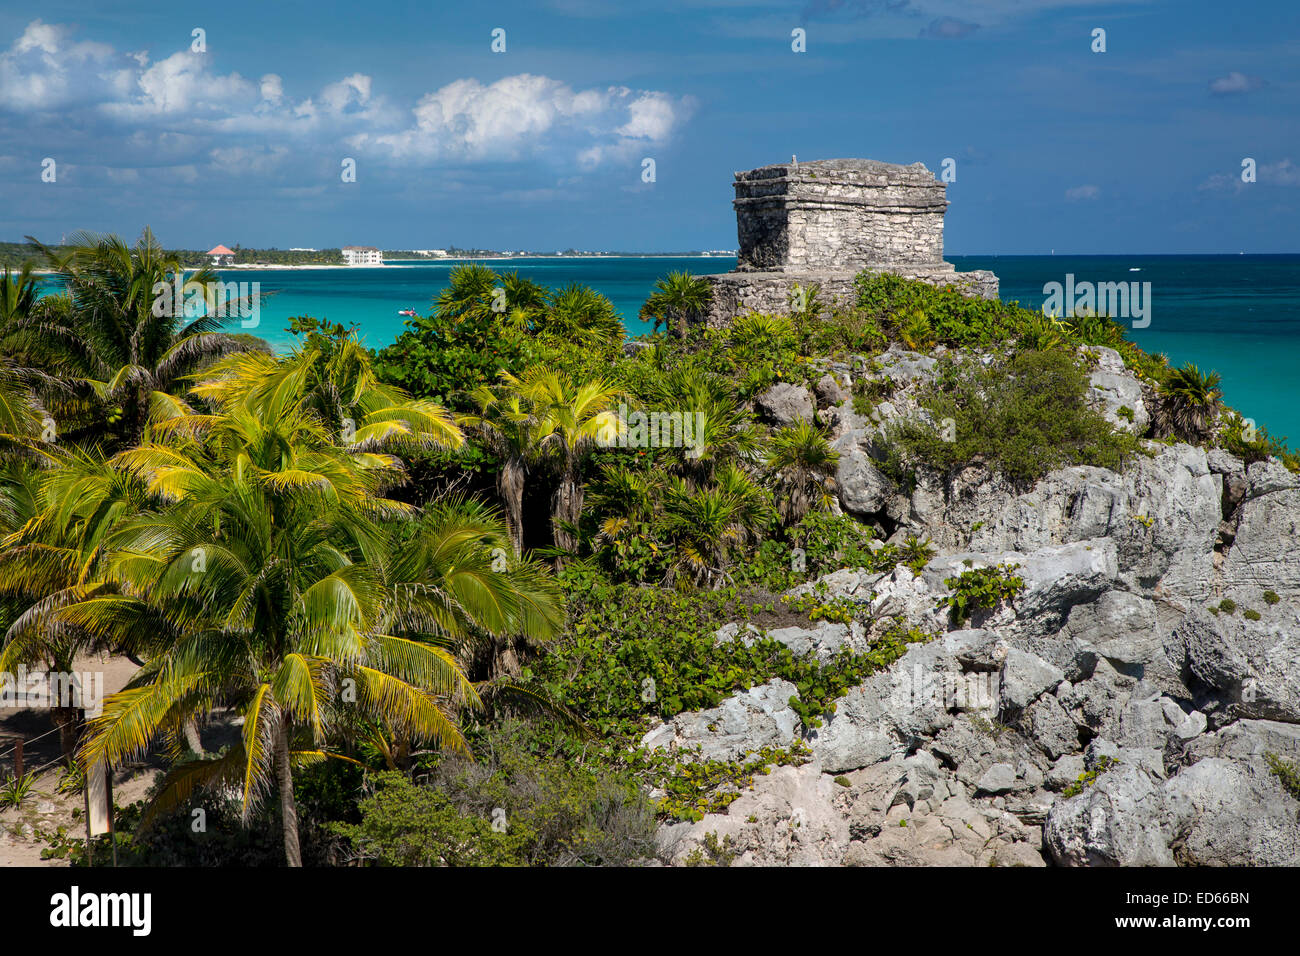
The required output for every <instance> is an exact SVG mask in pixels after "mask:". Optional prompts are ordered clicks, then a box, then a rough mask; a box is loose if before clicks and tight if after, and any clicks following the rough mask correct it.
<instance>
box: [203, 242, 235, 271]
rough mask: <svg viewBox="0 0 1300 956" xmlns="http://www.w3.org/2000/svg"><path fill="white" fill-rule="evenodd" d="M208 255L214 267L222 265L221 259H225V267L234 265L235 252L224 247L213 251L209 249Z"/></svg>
mask: <svg viewBox="0 0 1300 956" xmlns="http://www.w3.org/2000/svg"><path fill="white" fill-rule="evenodd" d="M208 255H210V256H211V257H212V264H213V265H214V266H219V265H222V262H221V260H222V258H223V257H224V258H225V260H226V261H225V265H228V266H232V265H234V264H235V250H233V249H227V248H226V247H225V246H217V247H216V248H215V249H209V250H208Z"/></svg>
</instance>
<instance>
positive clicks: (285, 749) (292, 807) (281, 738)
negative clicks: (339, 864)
mask: <svg viewBox="0 0 1300 956" xmlns="http://www.w3.org/2000/svg"><path fill="white" fill-rule="evenodd" d="M275 769H276V776H277V777H278V778H279V782H280V816H281V818H282V820H283V823H284V860H285V864H286V865H288V866H302V848H301V847H300V846H299V845H298V806H297V804H296V803H294V799H293V769H292V768H291V767H290V766H289V719H288V717H287V716H285V715H284V714H281V715H280V726H279V727H277V728H276V731H275Z"/></svg>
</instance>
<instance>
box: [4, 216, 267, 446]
mask: <svg viewBox="0 0 1300 956" xmlns="http://www.w3.org/2000/svg"><path fill="white" fill-rule="evenodd" d="M28 238H29V241H31V242H32V243H33V244H34V245H35V246H36V248H37V249H38V250H39V251H40V253H41V254H42V255H43V256H44V257H45V260H46V262H47V263H48V265H49V266H50V268H51V269H52V270H53V273H54V276H55V278H56V279H57V280H59V281H61V282H62V283H63V285H64V287H65V288H66V290H67V293H66V294H67V296H68V299H69V300H70V310H69V313H70V314H69V315H68V317H67V321H68V323H69V328H67V329H64V330H63V332H61V333H60V334H59V335H58V339H57V345H58V348H59V349H60V352H61V360H60V364H61V365H62V366H64V367H67V368H69V369H73V370H75V373H74V377H75V378H77V379H79V380H80V381H82V382H84V383H86V384H89V385H90V386H91V387H92V388H93V389H94V390H95V393H96V394H97V395H98V396H99V398H100V399H101V400H103V401H106V402H109V403H112V404H115V405H119V406H121V409H122V413H121V416H120V422H121V425H120V430H121V432H122V434H121V436H120V437H121V438H123V439H124V440H125V441H126V442H128V443H129V442H133V441H135V440H138V439H139V437H140V436H141V434H142V433H143V431H144V428H145V426H146V424H148V422H149V421H151V420H153V419H156V418H167V417H170V416H172V415H175V414H179V413H182V412H183V411H184V410H183V409H179V408H178V407H177V401H176V399H175V397H174V395H173V392H174V390H175V389H176V388H177V386H178V383H179V381H180V379H181V378H182V377H183V376H185V375H186V374H188V373H191V372H193V371H195V370H196V369H197V368H199V367H201V366H203V365H204V364H206V363H208V362H210V361H212V360H213V359H214V358H218V357H220V356H223V355H226V354H229V353H231V352H236V351H241V350H245V349H248V348H250V345H249V344H248V343H247V342H246V341H244V340H241V339H239V338H236V337H235V336H233V335H230V334H227V333H225V332H222V331H221V327H222V320H221V319H219V318H217V317H215V316H206V315H205V316H199V317H195V318H193V319H187V318H186V316H185V314H184V309H183V308H182V307H181V305H182V303H179V302H175V301H172V302H171V305H170V307H168V305H167V301H168V300H173V299H174V298H175V296H174V295H173V293H172V290H173V289H174V286H175V283H176V280H177V278H178V277H183V276H184V274H185V270H184V268H183V267H182V266H181V264H180V261H179V260H178V259H177V258H176V257H175V256H174V255H171V254H169V253H167V252H165V251H164V250H163V248H162V247H161V246H160V245H159V244H158V241H157V240H156V239H155V238H154V235H153V233H152V232H150V231H149V230H148V229H146V230H145V231H144V233H143V234H142V235H141V237H140V239H139V241H137V242H136V244H135V245H134V246H128V245H127V244H126V243H125V242H124V241H123V240H122V239H120V238H118V237H117V236H98V235H95V234H93V233H85V232H80V233H77V234H75V235H74V236H73V237H72V238H73V241H72V243H71V244H70V245H67V246H59V247H49V246H45V245H43V244H42V243H40V242H37V241H36V240H35V239H31V237H28ZM215 279H216V275H215V273H213V272H212V271H211V270H209V269H207V268H203V269H199V270H197V271H195V272H194V273H193V274H192V275H191V276H190V277H189V278H188V279H185V280H184V282H183V288H184V289H186V290H193V289H201V290H203V291H204V292H205V296H206V290H207V289H208V288H210V283H212V282H214V281H215ZM163 290H166V291H165V292H164V291H163ZM186 295H187V296H188V295H189V293H188V292H186ZM66 333H71V334H70V335H69V334H66Z"/></svg>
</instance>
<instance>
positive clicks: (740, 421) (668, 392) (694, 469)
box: [646, 366, 761, 486]
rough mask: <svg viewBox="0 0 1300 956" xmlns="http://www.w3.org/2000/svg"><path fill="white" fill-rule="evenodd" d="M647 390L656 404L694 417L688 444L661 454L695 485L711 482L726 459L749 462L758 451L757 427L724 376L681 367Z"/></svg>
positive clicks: (651, 401) (650, 399)
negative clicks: (714, 473) (690, 440)
mask: <svg viewBox="0 0 1300 956" xmlns="http://www.w3.org/2000/svg"><path fill="white" fill-rule="evenodd" d="M646 391H647V397H648V400H649V402H650V404H651V405H652V406H653V407H656V408H660V409H668V410H673V411H679V412H681V414H682V415H683V416H686V415H689V416H691V419H692V422H693V426H694V427H693V431H694V434H693V436H692V437H693V441H692V442H691V444H690V447H682V448H677V447H672V448H666V449H662V450H661V451H660V455H661V456H662V457H663V458H664V459H665V460H666V461H668V462H670V463H671V464H672V465H673V466H674V468H675V469H676V470H677V473H678V474H681V475H682V476H683V477H686V478H687V479H688V480H689V481H691V482H692V483H693V484H695V485H697V486H703V485H706V484H708V483H709V482H710V481H712V477H713V472H714V470H715V469H716V468H717V467H718V466H719V465H721V464H723V463H725V462H729V461H740V462H749V461H751V460H752V459H753V458H754V457H755V456H756V455H757V454H758V451H759V448H760V445H761V440H760V436H759V432H758V429H757V428H756V427H755V426H754V424H753V421H752V419H751V417H750V416H749V415H748V414H747V413H746V412H745V410H744V409H743V408H742V407H741V405H740V403H739V402H738V401H737V399H736V395H735V392H734V390H733V388H732V385H731V383H730V382H728V381H727V380H726V379H724V378H722V377H721V376H719V375H715V374H713V373H712V372H709V371H706V370H701V369H697V368H694V367H691V366H678V367H676V368H674V369H672V370H671V371H670V372H668V373H667V374H665V375H662V376H659V377H657V378H655V379H653V380H652V381H651V382H650V383H649V384H648V387H647V389H646Z"/></svg>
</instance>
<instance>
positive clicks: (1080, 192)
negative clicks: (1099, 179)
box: [1065, 183, 1101, 202]
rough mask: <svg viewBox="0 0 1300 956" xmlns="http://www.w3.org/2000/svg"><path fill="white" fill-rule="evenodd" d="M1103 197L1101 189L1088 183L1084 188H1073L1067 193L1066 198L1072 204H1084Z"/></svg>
mask: <svg viewBox="0 0 1300 956" xmlns="http://www.w3.org/2000/svg"><path fill="white" fill-rule="evenodd" d="M1100 195H1101V189H1100V188H1098V187H1097V186H1094V185H1092V184H1091V183H1088V184H1086V185H1083V186H1073V187H1071V188H1070V189H1067V190H1066V191H1065V198H1066V199H1067V200H1068V201H1070V202H1083V201H1088V200H1093V199H1096V198H1097V197H1099V196H1100Z"/></svg>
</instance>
